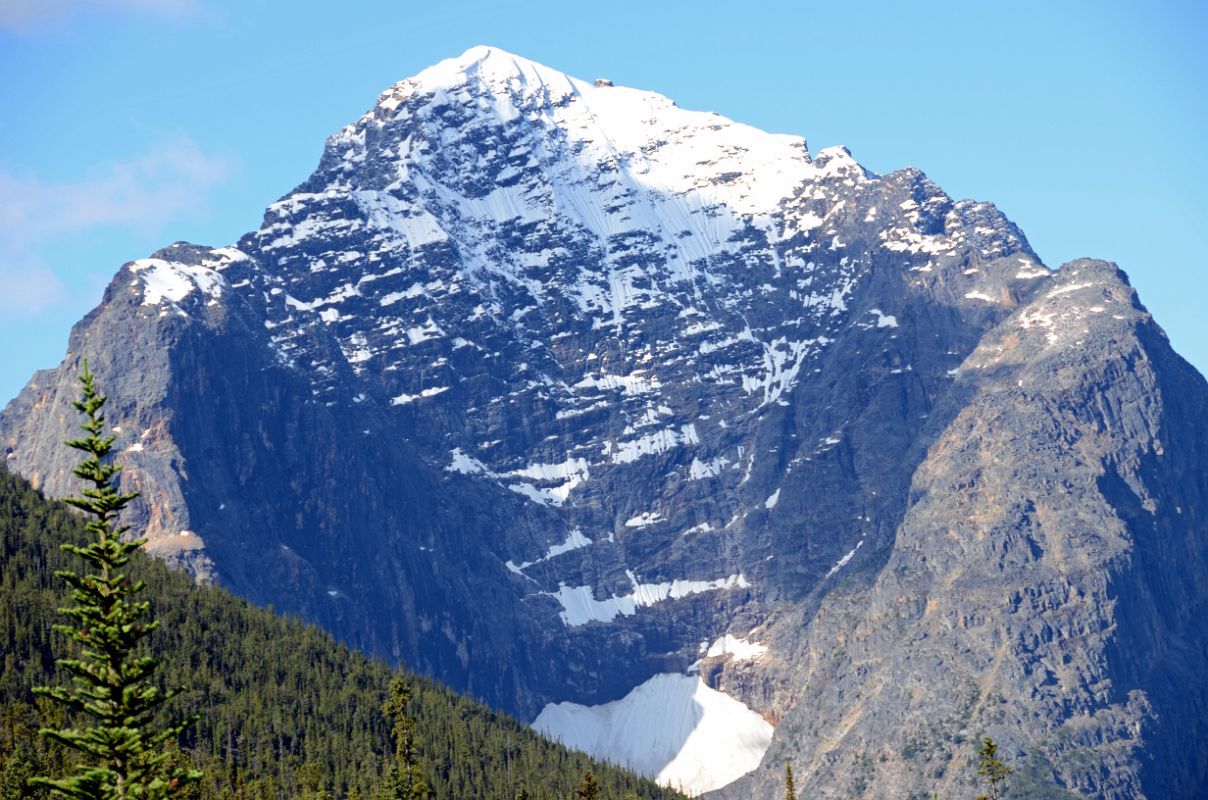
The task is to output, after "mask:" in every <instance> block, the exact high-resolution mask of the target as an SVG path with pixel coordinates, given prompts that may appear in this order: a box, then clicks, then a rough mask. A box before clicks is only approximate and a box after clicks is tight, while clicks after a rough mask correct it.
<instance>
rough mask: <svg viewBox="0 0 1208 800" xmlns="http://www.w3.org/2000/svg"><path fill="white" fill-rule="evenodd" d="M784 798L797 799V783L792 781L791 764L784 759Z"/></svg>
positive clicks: (787, 799)
mask: <svg viewBox="0 0 1208 800" xmlns="http://www.w3.org/2000/svg"><path fill="white" fill-rule="evenodd" d="M784 800H797V785H796V784H795V783H794V782H793V765H792V764H790V763H789V761H788V759H785V761H784Z"/></svg>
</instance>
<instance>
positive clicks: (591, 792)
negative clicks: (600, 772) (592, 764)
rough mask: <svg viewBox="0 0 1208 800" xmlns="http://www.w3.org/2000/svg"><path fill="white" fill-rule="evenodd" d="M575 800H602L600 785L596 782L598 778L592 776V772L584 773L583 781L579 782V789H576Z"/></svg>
mask: <svg viewBox="0 0 1208 800" xmlns="http://www.w3.org/2000/svg"><path fill="white" fill-rule="evenodd" d="M575 800H600V785H599V784H598V783H597V782H596V776H595V775H592V774H591V770H588V771H587V772H584V773H583V779H582V780H581V781H579V788H578V789H575Z"/></svg>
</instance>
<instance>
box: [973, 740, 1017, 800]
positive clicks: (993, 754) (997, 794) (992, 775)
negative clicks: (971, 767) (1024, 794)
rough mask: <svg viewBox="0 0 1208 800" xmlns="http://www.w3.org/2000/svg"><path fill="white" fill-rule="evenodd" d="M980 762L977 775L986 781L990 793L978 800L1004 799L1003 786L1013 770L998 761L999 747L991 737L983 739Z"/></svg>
mask: <svg viewBox="0 0 1208 800" xmlns="http://www.w3.org/2000/svg"><path fill="white" fill-rule="evenodd" d="M977 754H978V756H980V760H979V761H978V763H977V774H978V775H981V776H982V777H983V778H985V779H986V783H988V784H989V785H990V791H989V792H988V793H986V794H981V795H978V796H977V800H999V798H1001V797H1002V789H1003V784H1004V783H1005V782H1006V780H1007V776H1008V775H1010V774H1011V768H1010V767H1008V766H1007V765H1006V764H1004V763H1003V762H1001V761H999V760H998V745H997V744H995V742H994V740H993V739H991V738H990V737H989V736H987V737H985V738H984V739H982V746H981V749H980V750H978V751H977Z"/></svg>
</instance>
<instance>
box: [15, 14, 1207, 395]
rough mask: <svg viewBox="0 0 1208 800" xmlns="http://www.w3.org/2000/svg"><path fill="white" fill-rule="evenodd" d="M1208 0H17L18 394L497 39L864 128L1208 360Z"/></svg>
mask: <svg viewBox="0 0 1208 800" xmlns="http://www.w3.org/2000/svg"><path fill="white" fill-rule="evenodd" d="M1204 41H1208V5H1206V4H1203V3H1199V2H1190V1H1189V0H1188V1H1184V0H1151V2H1147V3H1141V2H1112V1H1111V0H1101V2H1075V1H1070V2H1057V3H1054V2H1051V1H1050V2H1030V0H1023V1H1022V2H1012V3H968V2H915V3H900V2H861V1H859V0H855V1H851V2H844V3H834V2H832V3H815V2H783V3H771V2H762V1H761V0H747V2H744V3H729V2H726V3H723V2H703V1H702V0H697V2H678V0H667V1H660V0H645V2H629V0H618V1H616V2H609V3H567V2H518V1H515V0H493V1H492V2H479V1H478V0H460V1H459V2H455V3H454V2H446V1H445V0H429V2H424V3H417V2H380V3H375V2H356V1H355V0H348V1H347V2H343V3H338V4H333V3H306V2H294V3H268V2H258V1H257V0H244V1H243V2H222V1H220V0H89V1H88V2H84V1H83V0H0V75H3V76H4V79H3V80H0V341H2V342H3V348H2V349H0V352H2V353H3V357H2V359H0V403H3V402H6V401H7V400H8V399H9V398H11V397H12V396H14V395H15V394H16V393H17V391H18V390H19V389H20V387H21V386H22V385H23V384H24V383H25V381H26V380H27V379H28V378H29V376H30V374H31V373H32V372H33V371H34V370H35V369H37V368H43V367H50V366H54V365H56V364H57V363H58V362H59V360H60V359H61V358H62V355H63V352H64V350H65V348H66V343H67V335H68V332H69V330H70V327H71V325H72V324H73V323H74V322H75V321H77V320H78V319H79V318H80V317H81V316H83V314H84V313H86V312H87V311H88V310H89V309H90V308H92V307H93V306H95V305H96V304H97V303H98V302H99V300H100V298H101V294H102V292H103V290H104V287H105V285H106V284H107V283H108V282H109V280H110V278H111V277H112V276H113V274H114V272H116V270H117V269H118V268H119V267H120V266H121V264H122V263H123V262H125V261H129V260H131V259H134V258H139V257H142V256H144V255H146V254H148V253H149V252H151V251H152V250H155V249H157V248H159V247H161V246H163V245H165V244H168V243H170V242H172V241H176V240H180V239H184V240H189V241H193V242H198V243H202V244H211V245H222V244H228V243H230V242H233V241H234V240H235V239H237V238H238V237H239V236H240V235H241V234H243V233H244V232H246V231H248V230H251V229H254V228H255V227H257V226H258V225H259V222H260V218H261V213H262V211H263V209H264V207H265V206H266V205H267V204H268V203H270V202H272V201H273V200H275V199H277V198H278V197H280V196H281V195H283V194H285V193H286V192H288V191H289V190H290V189H291V188H293V187H294V186H296V185H297V184H299V183H301V182H302V181H303V180H304V179H305V178H306V177H307V175H308V174H309V173H310V171H311V170H312V169H313V168H314V167H315V166H316V164H317V163H318V158H319V154H320V152H321V149H322V145H323V141H324V139H325V138H326V136H327V135H328V134H330V133H332V132H334V131H335V130H337V129H338V128H340V127H341V126H343V125H344V124H346V123H348V122H350V121H352V120H353V119H355V118H356V117H357V116H358V115H360V114H361V113H362V112H363V111H365V110H366V109H367V108H368V107H369V106H370V105H371V104H372V103H373V102H374V100H375V98H376V97H377V95H378V93H379V92H380V91H381V90H383V89H385V88H386V87H387V86H389V85H390V84H392V83H394V82H395V81H398V80H400V79H402V78H405V77H407V76H409V75H412V74H414V73H416V72H418V71H419V70H420V69H422V68H423V67H425V66H427V65H429V64H432V63H435V62H436V61H439V60H441V59H443V58H447V57H450V56H455V55H457V54H459V53H461V52H462V51H464V50H466V49H467V48H469V47H471V46H473V45H475V44H491V45H495V46H498V47H501V48H503V49H505V50H510V51H512V52H515V53H518V54H520V55H523V56H526V57H528V58H531V59H534V60H536V61H539V62H542V63H544V64H547V65H549V66H551V67H555V68H557V69H561V70H563V71H566V72H569V73H571V74H572V75H576V76H579V77H582V78H586V79H592V78H596V77H609V78H612V79H613V80H615V81H616V82H617V83H620V84H626V85H631V86H637V87H641V88H645V89H651V90H655V91H658V92H661V93H662V94H665V95H667V96H669V97H671V98H673V99H675V100H676V101H677V102H678V103H679V104H680V105H681V106H684V107H686V108H695V109H704V110H713V111H717V112H719V113H721V114H724V115H726V116H728V117H732V118H734V119H737V120H740V121H742V122H746V123H749V124H752V125H755V126H758V127H761V128H764V129H767V130H771V131H776V132H783V133H796V134H800V135H803V136H805V137H806V138H807V139H808V141H809V143H810V148H811V150H812V151H814V152H816V151H817V150H818V149H820V148H822V147H826V146H829V145H833V144H846V145H848V146H849V147H850V148H851V149H852V151H853V154H854V155H855V156H856V158H857V159H859V160H860V161H861V162H862V163H863V164H865V165H866V166H867V167H869V168H870V169H873V170H875V171H878V172H887V171H890V170H893V169H897V168H899V167H903V166H908V165H911V166H917V167H920V168H921V169H923V170H924V171H925V172H926V173H927V174H928V175H929V176H930V177H931V178H932V179H934V180H935V181H936V182H937V183H939V184H940V185H941V186H943V187H944V188H945V189H946V190H947V191H948V193H949V194H951V195H953V196H956V197H972V198H975V199H979V200H991V201H993V202H995V203H996V204H997V205H998V206H999V207H1000V208H1002V209H1003V210H1004V211H1005V212H1006V214H1007V215H1008V216H1009V217H1011V219H1013V220H1014V221H1015V222H1016V223H1018V224H1019V225H1020V226H1021V227H1022V228H1023V230H1024V231H1025V233H1026V234H1027V235H1028V237H1029V239H1030V240H1031V242H1032V245H1033V247H1034V248H1035V249H1036V251H1037V252H1038V253H1039V254H1040V256H1041V257H1042V258H1043V259H1044V260H1045V261H1046V263H1048V264H1050V265H1051V266H1057V265H1059V264H1060V263H1062V262H1063V261H1066V260H1069V259H1071V258H1076V257H1079V256H1094V257H1099V258H1107V259H1110V260H1113V261H1116V262H1117V263H1119V264H1120V265H1121V266H1122V267H1123V268H1124V269H1125V270H1126V271H1127V272H1128V273H1129V275H1130V277H1131V278H1132V281H1133V284H1134V285H1135V286H1136V287H1137V288H1138V289H1139V291H1140V293H1141V298H1142V300H1143V301H1144V302H1145V303H1146V305H1147V306H1148V307H1149V308H1150V310H1151V311H1153V312H1154V314H1155V316H1156V317H1157V319H1158V321H1159V322H1160V323H1161V324H1162V325H1163V327H1165V329H1166V330H1167V332H1168V333H1169V334H1170V337H1171V340H1172V341H1173V343H1174V345H1175V348H1176V349H1177V350H1178V351H1179V352H1180V353H1181V354H1182V355H1184V356H1185V357H1187V358H1188V359H1189V360H1190V361H1192V363H1194V364H1196V365H1197V366H1198V367H1199V369H1200V370H1201V372H1205V371H1208V335H1206V334H1208V323H1206V322H1205V318H1206V316H1208V314H1206V312H1208V300H1206V298H1208V270H1205V263H1204V260H1205V253H1206V252H1208V231H1206V226H1205V220H1208V195H1206V193H1205V187H1206V186H1208V156H1206V155H1205V147H1204V145H1205V143H1206V142H1208V48H1205V47H1204V46H1203V42H1204Z"/></svg>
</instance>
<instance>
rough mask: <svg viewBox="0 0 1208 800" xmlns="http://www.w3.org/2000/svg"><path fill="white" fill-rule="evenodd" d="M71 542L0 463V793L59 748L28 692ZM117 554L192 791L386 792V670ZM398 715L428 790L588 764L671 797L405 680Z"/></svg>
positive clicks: (49, 720)
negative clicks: (182, 721)
mask: <svg viewBox="0 0 1208 800" xmlns="http://www.w3.org/2000/svg"><path fill="white" fill-rule="evenodd" d="M83 539H84V532H83V522H82V520H81V519H80V517H79V515H78V514H76V513H74V512H72V511H71V510H69V509H67V508H66V507H64V506H62V505H60V504H57V503H52V502H50V501H47V500H45V499H44V498H43V497H42V496H41V495H40V494H39V493H38V492H36V491H34V490H33V489H32V488H30V486H29V485H28V484H27V483H26V482H25V481H24V480H22V479H21V478H19V477H17V476H14V475H11V474H9V473H8V472H6V471H5V470H4V469H3V468H2V467H0V637H2V638H0V642H2V644H3V650H2V653H3V655H2V659H3V663H2V664H0V800H17V798H37V800H42V798H44V797H46V796H47V795H46V792H45V790H42V789H36V788H29V787H26V785H25V780H26V779H27V778H28V777H29V776H31V775H38V774H41V775H58V774H62V773H64V772H65V771H66V769H67V767H68V766H69V765H70V763H71V762H70V759H71V758H72V756H71V755H70V754H69V753H67V752H66V751H65V750H63V749H62V748H59V747H57V746H53V745H51V744H50V743H48V742H47V741H46V740H45V739H43V738H42V737H40V736H39V735H38V729H39V728H42V727H46V726H51V727H60V726H62V725H64V724H65V723H67V724H70V723H71V720H70V719H64V718H63V712H62V710H61V709H60V708H59V707H57V706H54V705H53V704H51V703H49V702H48V701H47V700H46V699H45V698H35V697H34V696H33V694H32V693H31V687H34V686H38V685H43V684H52V685H61V683H62V681H63V680H64V678H63V677H62V676H56V675H55V674H54V663H55V659H56V658H57V657H61V656H62V655H63V654H64V653H65V652H66V650H67V647H66V643H65V641H64V638H65V637H63V636H62V635H60V634H58V633H55V632H54V631H53V630H52V626H53V625H55V624H57V623H60V622H62V618H61V615H60V614H59V613H58V610H57V609H58V608H59V607H61V606H62V605H64V602H65V590H64V588H63V585H62V581H61V580H59V579H57V578H55V577H54V572H55V570H58V569H71V568H73V567H74V566H75V565H74V564H73V563H72V557H70V556H68V555H66V554H64V553H62V552H60V550H59V545H60V544H61V543H63V542H76V543H79V542H81V541H83ZM135 556H136V558H135V559H134V560H133V561H132V562H131V563H130V565H129V570H128V571H129V573H130V575H131V576H132V577H134V578H139V579H142V580H145V581H146V582H147V584H148V588H147V590H146V592H145V593H144V597H145V598H146V599H149V600H150V601H151V603H152V614H153V616H154V617H155V618H156V619H158V620H160V624H161V627H160V629H159V630H158V631H156V632H155V634H154V635H153V636H151V637H150V639H151V647H152V651H153V652H154V654H156V655H159V656H162V657H163V659H164V662H163V665H162V666H161V668H160V669H159V671H158V678H159V680H160V681H161V682H162V684H163V685H164V686H165V687H175V686H180V687H184V689H185V691H184V692H182V693H181V694H180V695H179V696H177V697H176V698H174V699H173V700H172V701H171V703H170V706H169V707H168V708H167V709H166V710H165V714H167V715H169V716H171V715H176V716H179V715H180V714H182V713H186V712H190V711H196V712H199V713H200V714H201V719H200V721H199V722H198V723H197V724H195V725H194V726H192V727H191V728H189V729H188V730H187V731H186V732H185V734H184V735H183V736H182V738H181V741H180V743H179V744H180V751H179V753H178V754H176V756H175V757H176V758H179V759H181V760H182V763H183V760H187V761H191V762H192V763H193V764H195V765H196V766H197V767H199V768H200V769H201V770H202V771H203V772H204V778H203V780H202V781H201V783H200V784H199V785H198V786H197V788H196V790H195V792H194V794H195V796H196V798H197V799H198V800H201V799H202V798H204V799H205V800H210V799H211V798H214V799H215V800H217V799H218V798H231V799H232V800H234V799H235V798H238V799H240V800H243V799H244V798H247V799H248V800H253V799H254V800H284V799H285V798H305V799H306V800H332V799H334V798H350V799H351V798H366V799H367V800H372V798H377V797H384V796H385V794H386V791H387V785H386V782H385V780H384V778H385V775H386V774H387V771H388V769H389V766H390V764H391V763H392V761H393V757H394V756H393V744H392V736H391V721H390V720H389V719H388V718H387V717H386V715H385V714H384V713H383V711H382V705H383V703H384V702H385V701H386V699H387V696H388V693H389V689H390V684H391V681H392V679H393V678H394V677H395V672H394V671H393V670H391V668H389V667H388V666H386V665H384V664H382V663H379V662H376V661H373V660H371V659H369V658H366V657H365V656H363V655H361V654H360V653H357V652H353V651H350V650H349V649H348V648H347V647H345V646H343V645H340V644H338V643H336V642H335V641H334V640H333V639H332V638H331V637H330V636H328V635H327V634H325V633H323V632H321V631H319V630H317V629H316V628H314V627H313V626H309V625H304V624H303V623H301V622H299V621H297V620H292V619H283V618H280V617H277V616H275V615H274V614H273V613H272V612H271V610H265V609H260V608H256V607H253V606H251V605H250V604H248V603H246V602H244V601H242V600H239V599H237V598H235V597H232V596H231V595H229V594H228V593H227V592H225V591H223V590H221V589H216V588H205V587H198V586H196V585H195V584H194V583H193V582H192V581H191V580H190V578H189V577H188V576H186V575H183V574H180V573H173V572H171V571H169V570H168V569H167V568H165V567H164V566H163V565H161V564H159V563H157V562H154V561H152V560H151V559H150V558H147V557H144V556H143V555H142V554H141V553H136V554H135ZM410 686H411V688H412V691H413V699H412V700H411V703H410V713H411V715H412V716H413V717H414V719H415V722H416V734H417V735H416V744H417V751H418V755H419V757H420V759H421V763H422V765H423V771H424V777H425V778H426V780H427V782H428V784H429V785H430V786H431V788H432V796H433V798H434V799H439V798H459V800H470V799H472V798H506V799H507V800H511V799H512V798H516V797H529V798H532V800H542V798H550V800H553V799H554V798H559V799H562V798H570V797H574V796H575V794H576V792H577V790H579V789H580V788H581V786H582V783H583V780H584V774H585V773H586V772H589V771H590V772H591V773H592V775H593V776H594V782H595V784H596V785H597V786H598V791H599V797H601V798H617V800H620V798H623V797H639V798H649V799H650V800H656V799H657V800H662V799H664V798H665V799H666V800H673V799H674V798H679V797H682V795H680V794H678V793H676V792H673V791H670V790H668V789H665V788H662V787H660V786H658V785H656V784H654V783H653V782H651V781H649V780H645V779H642V778H638V777H636V776H634V775H632V774H630V773H628V772H626V771H624V770H621V769H619V768H616V767H614V766H610V765H606V764H601V763H599V762H597V761H595V760H593V759H591V758H589V757H587V756H585V755H583V754H581V753H577V752H573V751H570V750H567V749H566V748H564V747H561V746H560V745H557V744H553V743H551V742H548V741H546V740H545V739H543V738H541V737H539V736H538V735H536V734H535V733H533V732H532V731H531V730H530V729H529V728H528V727H527V726H525V725H523V724H521V723H520V722H518V721H516V720H514V719H512V718H510V717H507V716H506V715H503V714H501V713H498V712H495V711H492V710H491V709H489V708H487V707H485V706H483V705H481V704H480V703H477V702H475V701H473V700H471V699H468V698H465V697H461V696H459V695H457V694H455V693H454V692H452V691H451V690H449V689H447V688H444V687H442V686H440V685H438V684H436V683H435V682H433V681H430V680H426V679H423V678H419V677H411V678H410Z"/></svg>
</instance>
